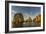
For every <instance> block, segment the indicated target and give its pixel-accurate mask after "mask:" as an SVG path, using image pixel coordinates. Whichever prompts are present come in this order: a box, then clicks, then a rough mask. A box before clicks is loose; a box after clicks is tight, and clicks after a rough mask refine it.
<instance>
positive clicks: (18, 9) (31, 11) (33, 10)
mask: <svg viewBox="0 0 46 34" xmlns="http://www.w3.org/2000/svg"><path fill="white" fill-rule="evenodd" d="M11 9H12V14H15V13H22V14H23V15H25V16H32V17H34V16H36V15H37V14H40V13H41V8H40V7H26V6H12V8H11Z"/></svg>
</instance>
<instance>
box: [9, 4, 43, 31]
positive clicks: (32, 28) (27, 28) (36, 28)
mask: <svg viewBox="0 0 46 34" xmlns="http://www.w3.org/2000/svg"><path fill="white" fill-rule="evenodd" d="M11 6H28V7H30V6H31V7H41V27H24V28H12V27H11ZM38 29H43V5H35V4H18V3H9V31H22V30H38Z"/></svg>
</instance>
